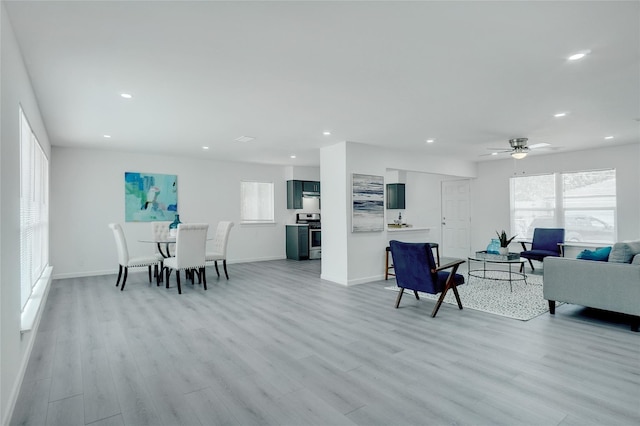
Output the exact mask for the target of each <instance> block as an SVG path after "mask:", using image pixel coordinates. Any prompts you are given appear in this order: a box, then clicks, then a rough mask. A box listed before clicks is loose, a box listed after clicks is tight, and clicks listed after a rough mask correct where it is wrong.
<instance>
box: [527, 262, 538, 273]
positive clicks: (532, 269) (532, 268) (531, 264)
mask: <svg viewBox="0 0 640 426" xmlns="http://www.w3.org/2000/svg"><path fill="white" fill-rule="evenodd" d="M527 260H528V261H529V265H530V266H531V271H535V270H536V268H534V267H533V262H532V261H531V259H527Z"/></svg>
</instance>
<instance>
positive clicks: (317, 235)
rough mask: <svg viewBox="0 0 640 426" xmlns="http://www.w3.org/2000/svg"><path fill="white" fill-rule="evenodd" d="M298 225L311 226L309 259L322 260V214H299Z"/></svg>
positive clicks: (297, 217)
mask: <svg viewBox="0 0 640 426" xmlns="http://www.w3.org/2000/svg"><path fill="white" fill-rule="evenodd" d="M296 223H298V224H307V225H309V259H320V258H321V257H322V231H321V229H320V213H297V214H296Z"/></svg>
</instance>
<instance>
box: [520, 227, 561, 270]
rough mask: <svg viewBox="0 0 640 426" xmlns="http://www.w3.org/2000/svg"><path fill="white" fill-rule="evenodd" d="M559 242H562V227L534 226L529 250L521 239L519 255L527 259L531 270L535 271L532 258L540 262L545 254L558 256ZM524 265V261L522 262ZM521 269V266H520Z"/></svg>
mask: <svg viewBox="0 0 640 426" xmlns="http://www.w3.org/2000/svg"><path fill="white" fill-rule="evenodd" d="M560 243H564V228H535V229H534V230H533V240H532V241H531V250H527V246H526V245H525V242H524V241H521V242H520V244H522V249H523V250H524V251H522V252H520V257H524V258H525V259H527V260H528V261H529V265H530V266H531V270H532V271H535V268H534V267H533V262H531V261H532V260H537V261H538V262H542V261H543V260H544V258H545V257H547V256H554V257H559V256H560V246H559V244H560ZM522 266H523V267H524V263H523V264H522ZM521 269H522V268H521Z"/></svg>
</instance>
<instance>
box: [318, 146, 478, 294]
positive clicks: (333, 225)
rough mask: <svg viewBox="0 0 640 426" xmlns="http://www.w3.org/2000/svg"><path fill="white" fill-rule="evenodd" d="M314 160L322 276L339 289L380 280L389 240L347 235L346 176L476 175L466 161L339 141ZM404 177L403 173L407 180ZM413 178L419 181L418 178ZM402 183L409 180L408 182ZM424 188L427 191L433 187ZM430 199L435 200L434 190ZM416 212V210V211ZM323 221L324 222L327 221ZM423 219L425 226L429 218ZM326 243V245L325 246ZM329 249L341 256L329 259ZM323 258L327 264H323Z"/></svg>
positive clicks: (378, 236) (385, 234)
mask: <svg viewBox="0 0 640 426" xmlns="http://www.w3.org/2000/svg"><path fill="white" fill-rule="evenodd" d="M320 159H321V166H320V174H321V176H322V208H323V216H322V218H323V223H322V238H323V250H322V255H323V262H322V277H323V278H325V279H328V280H331V281H334V282H337V283H340V284H343V285H351V284H360V283H365V282H370V281H375V280H379V279H380V278H382V277H383V272H384V267H383V265H384V253H385V252H384V248H385V247H386V246H387V243H388V241H389V239H390V238H389V235H388V232H387V231H386V230H385V231H383V232H356V233H353V232H351V175H352V174H353V173H360V174H371V175H376V176H385V175H386V173H387V169H395V170H406V171H412V172H419V173H430V174H442V175H451V176H459V177H475V173H476V170H475V164H474V163H472V162H468V161H462V160H458V159H455V158H443V157H434V156H429V155H417V154H416V153H407V152H398V151H394V150H387V149H381V148H376V147H372V146H370V145H363V144H358V143H352V142H342V143H340V144H336V145H333V146H330V147H326V148H322V149H321V150H320ZM327 175H331V176H330V177H329V176H327ZM409 175H410V173H409V172H408V173H407V176H409ZM415 179H416V180H417V181H418V182H419V178H418V177H415ZM424 179H428V178H426V177H425V178H424ZM407 180H408V181H409V177H407ZM325 182H327V183H326V184H325ZM425 182H426V180H425ZM329 183H330V184H331V186H330V187H329ZM429 185H430V186H431V187H433V184H429ZM436 196H437V197H438V198H439V189H438V193H437V195H436ZM416 208H417V209H418V208H420V207H419V206H416ZM409 214H411V213H409ZM415 215H416V218H418V217H419V216H420V213H419V212H417V211H416V213H415ZM328 216H329V218H330V220H327V219H328ZM438 216H439V213H438ZM389 220H392V219H391V218H385V223H388V221H389ZM425 220H429V221H431V219H425ZM329 241H331V244H332V245H328V244H329ZM344 243H346V256H344V246H341V245H340V244H344ZM333 249H336V250H340V253H341V256H333V255H332V253H331V252H330V250H333ZM328 259H330V260H331V261H330V262H329V261H328ZM345 273H346V275H345Z"/></svg>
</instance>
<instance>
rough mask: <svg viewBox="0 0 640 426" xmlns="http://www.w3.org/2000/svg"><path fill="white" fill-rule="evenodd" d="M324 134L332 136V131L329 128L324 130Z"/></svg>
mask: <svg viewBox="0 0 640 426" xmlns="http://www.w3.org/2000/svg"><path fill="white" fill-rule="evenodd" d="M322 134H323V135H325V136H331V132H330V131H328V130H325V131H324V132H322Z"/></svg>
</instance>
